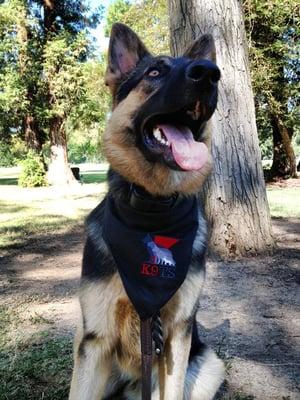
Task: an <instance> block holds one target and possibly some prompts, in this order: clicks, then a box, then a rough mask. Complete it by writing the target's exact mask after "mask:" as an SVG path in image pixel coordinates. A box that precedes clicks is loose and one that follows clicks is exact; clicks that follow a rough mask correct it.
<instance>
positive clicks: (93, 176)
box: [80, 170, 107, 183]
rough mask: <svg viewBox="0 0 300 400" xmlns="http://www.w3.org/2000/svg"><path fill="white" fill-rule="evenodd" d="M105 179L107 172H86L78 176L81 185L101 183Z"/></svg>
mask: <svg viewBox="0 0 300 400" xmlns="http://www.w3.org/2000/svg"><path fill="white" fill-rule="evenodd" d="M106 179H107V171H106V170H104V171H88V172H87V173H81V174H80V180H81V182H83V183H102V182H105V181H106Z"/></svg>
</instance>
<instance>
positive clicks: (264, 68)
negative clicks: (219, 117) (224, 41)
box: [243, 0, 300, 144]
mask: <svg viewBox="0 0 300 400" xmlns="http://www.w3.org/2000/svg"><path fill="white" fill-rule="evenodd" d="M243 6H244V12H245V25H246V32H247V36H248V41H249V55H250V64H251V65H250V67H251V68H250V69H251V75H252V83H253V89H254V92H255V102H256V112H257V124H258V130H259V137H260V142H261V144H264V143H265V142H268V141H270V137H272V127H271V125H270V114H272V113H273V114H276V115H278V116H279V118H280V120H281V121H282V122H283V124H284V125H285V126H287V127H288V128H290V131H291V132H293V131H294V132H295V131H297V130H299V124H300V121H299V112H298V111H297V104H299V79H298V78H297V76H299V72H300V61H299V51H300V45H299V36H300V30H299V29H300V24H299V2H298V1H297V0H267V1H265V0H243Z"/></svg>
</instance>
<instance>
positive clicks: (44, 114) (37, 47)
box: [0, 0, 103, 147]
mask: <svg viewBox="0 0 300 400" xmlns="http://www.w3.org/2000/svg"><path fill="white" fill-rule="evenodd" d="M47 7H50V8H51V7H52V9H51V11H50V8H47ZM102 13H103V6H99V7H98V9H97V10H96V11H94V12H91V9H90V6H89V1H80V2H78V1H76V0H60V1H52V2H51V1H50V2H45V1H42V0H29V1H26V2H25V1H24V0H7V1H5V2H0V71H1V72H0V140H1V139H5V140H6V141H9V139H10V138H11V136H12V134H19V135H20V137H22V139H23V140H24V139H25V141H26V142H27V144H28V145H29V146H32V143H34V141H33V140H30V137H29V136H28V135H27V133H26V123H24V122H25V121H27V120H28V119H30V120H32V121H33V123H32V125H31V126H30V129H32V130H33V134H34V135H35V138H36V139H37V141H38V143H39V144H40V147H41V145H42V144H44V143H45V142H46V141H47V139H49V138H52V140H53V136H51V132H50V129H51V121H53V119H55V118H57V119H60V121H61V126H60V132H62V134H63V133H64V131H65V127H66V126H67V125H69V126H70V124H71V122H70V121H73V122H74V121H75V119H79V118H80V119H81V121H84V122H82V124H83V123H85V129H87V128H88V126H89V125H92V124H94V123H95V122H96V121H97V122H98V121H99V119H98V117H99V113H96V112H95V109H96V108H97V106H98V103H97V104H95V103H94V101H93V100H92V99H91V98H90V97H89V92H88V86H89V83H88V76H87V71H86V69H85V64H86V61H87V57H91V56H92V51H93V43H92V38H91V36H90V35H89V33H88V31H87V28H95V27H96V25H97V24H98V22H99V20H100V18H101V16H102ZM28 117H29V118H28Z"/></svg>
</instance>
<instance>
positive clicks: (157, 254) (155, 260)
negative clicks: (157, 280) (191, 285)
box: [141, 234, 179, 278]
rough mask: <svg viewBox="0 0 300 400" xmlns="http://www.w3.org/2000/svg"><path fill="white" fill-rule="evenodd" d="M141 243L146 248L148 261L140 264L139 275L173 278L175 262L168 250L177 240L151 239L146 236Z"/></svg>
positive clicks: (168, 238)
mask: <svg viewBox="0 0 300 400" xmlns="http://www.w3.org/2000/svg"><path fill="white" fill-rule="evenodd" d="M143 242H144V243H145V245H146V247H147V250H148V253H149V260H148V261H146V262H144V263H143V264H142V269H141V274H143V275H148V276H160V277H162V278H174V277H175V268H176V262H175V260H174V258H173V254H172V251H171V250H170V249H171V247H173V246H174V245H175V244H176V243H177V242H179V239H174V238H170V237H166V236H154V238H153V239H152V237H151V236H150V235H149V234H148V235H147V236H146V237H145V238H144V240H143Z"/></svg>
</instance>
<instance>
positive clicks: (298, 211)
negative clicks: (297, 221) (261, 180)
mask: <svg viewBox="0 0 300 400" xmlns="http://www.w3.org/2000/svg"><path fill="white" fill-rule="evenodd" d="M267 196H268V201H269V206H270V212H271V216H272V217H277V218H279V217H281V218H288V217H293V218H300V187H294V188H279V189H277V188H276V189H275V188H268V190H267Z"/></svg>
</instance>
